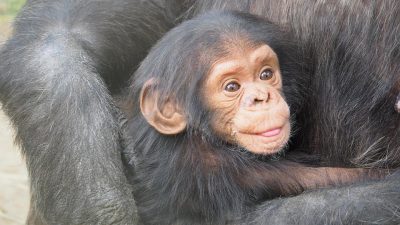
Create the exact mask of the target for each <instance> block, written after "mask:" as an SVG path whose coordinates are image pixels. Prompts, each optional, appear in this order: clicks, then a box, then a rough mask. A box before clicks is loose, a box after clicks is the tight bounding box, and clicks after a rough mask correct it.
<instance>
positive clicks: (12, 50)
mask: <svg viewBox="0 0 400 225" xmlns="http://www.w3.org/2000/svg"><path fill="white" fill-rule="evenodd" d="M166 4H167V3H165V2H164V1H158V2H155V1H154V2H149V1H139V0H138V1H124V0H114V1H106V0H104V1H103V0H96V1H95V0H86V1H75V0H74V1H71V0H56V1H54V0H38V1H29V2H28V3H27V5H26V6H25V7H24V10H23V11H22V13H20V15H19V18H18V19H17V22H16V24H15V32H14V35H13V36H12V37H11V38H10V40H9V41H8V42H7V43H6V44H5V45H4V46H3V47H2V50H1V52H0V100H1V102H2V104H3V109H4V110H5V111H6V113H7V114H8V115H9V116H10V117H11V120H12V122H13V124H14V126H15V127H16V130H17V140H18V141H19V142H20V143H21V145H22V148H23V153H24V155H25V157H26V160H27V165H28V170H29V174H30V178H31V192H32V205H31V212H30V219H29V221H28V223H29V224H41V223H43V224H111V223H112V224H134V223H135V221H134V213H135V204H134V200H133V198H132V195H131V187H130V185H129V184H128V182H127V180H126V177H125V175H124V173H123V166H122V162H121V157H120V151H119V148H120V146H119V143H120V142H119V129H118V123H117V121H116V114H115V108H114V107H113V100H112V97H111V95H110V93H109V90H108V89H107V87H108V88H109V89H111V90H112V91H113V92H114V93H118V90H119V88H120V85H121V84H123V83H124V82H125V81H126V79H128V77H129V72H130V71H131V70H132V69H133V68H134V67H135V66H136V64H137V63H138V61H139V60H140V59H141V57H142V56H143V55H144V54H145V52H146V51H147V49H148V48H149V47H150V46H151V45H152V43H153V42H155V41H156V40H157V39H158V37H159V36H160V35H161V34H162V33H163V32H165V30H166V29H168V28H169V27H170V26H173V23H172V22H171V18H174V13H175V12H174V11H168V10H165V11H164V10H163V8H164V7H165V5H166ZM168 4H172V3H171V1H170V2H168ZM169 8H176V7H169ZM102 78H103V79H102Z"/></svg>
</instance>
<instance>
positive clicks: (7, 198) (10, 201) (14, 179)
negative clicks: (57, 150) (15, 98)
mask: <svg viewBox="0 0 400 225" xmlns="http://www.w3.org/2000/svg"><path fill="white" fill-rule="evenodd" d="M23 2H24V1H23V0H0V45H1V44H2V43H4V41H5V40H6V38H7V37H8V36H9V35H10V33H11V21H12V20H13V18H14V16H15V13H16V12H17V11H18V9H19V8H20V7H21V6H22V4H23ZM13 132H14V131H13V129H12V128H11V125H10V121H9V119H8V118H7V117H6V116H5V115H4V113H3V111H1V105H0V224H1V225H17V224H24V223H25V220H26V216H27V214H28V207H29V187H28V178H27V172H26V168H25V162H24V161H23V160H22V157H21V155H20V151H19V149H18V147H16V146H15V145H14V135H13Z"/></svg>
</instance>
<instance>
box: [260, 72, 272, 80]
mask: <svg viewBox="0 0 400 225" xmlns="http://www.w3.org/2000/svg"><path fill="white" fill-rule="evenodd" d="M273 76H274V72H273V71H272V70H271V69H265V70H263V71H262V72H261V74H260V79H261V80H269V79H271V78H272V77H273Z"/></svg>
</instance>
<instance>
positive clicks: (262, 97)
mask: <svg viewBox="0 0 400 225" xmlns="http://www.w3.org/2000/svg"><path fill="white" fill-rule="evenodd" d="M269 98H270V93H269V92H268V91H267V92H266V93H259V94H258V95H256V96H255V97H254V100H253V101H254V103H255V104H262V103H267V102H268V100H269Z"/></svg>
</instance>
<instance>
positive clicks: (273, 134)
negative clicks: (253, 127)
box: [259, 128, 281, 137]
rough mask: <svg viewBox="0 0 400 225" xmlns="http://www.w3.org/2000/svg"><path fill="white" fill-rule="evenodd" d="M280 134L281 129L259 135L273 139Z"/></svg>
mask: <svg viewBox="0 0 400 225" xmlns="http://www.w3.org/2000/svg"><path fill="white" fill-rule="evenodd" d="M280 132H281V128H276V129H272V130H268V131H266V132H263V133H259V135H261V136H264V137H273V136H276V135H278V134H279V133H280Z"/></svg>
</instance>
